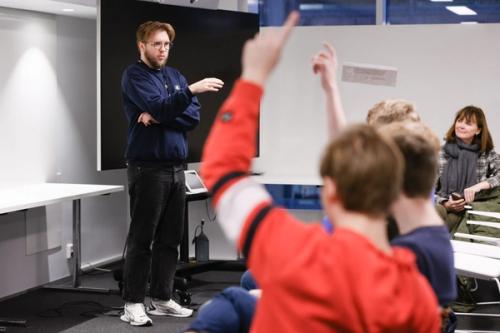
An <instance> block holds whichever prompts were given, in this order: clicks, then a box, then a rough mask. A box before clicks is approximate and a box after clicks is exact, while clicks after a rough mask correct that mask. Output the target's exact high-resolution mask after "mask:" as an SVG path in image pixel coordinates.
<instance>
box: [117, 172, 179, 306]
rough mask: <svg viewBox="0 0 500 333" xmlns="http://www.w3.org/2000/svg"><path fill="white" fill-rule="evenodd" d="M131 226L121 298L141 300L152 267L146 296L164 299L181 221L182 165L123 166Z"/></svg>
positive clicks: (171, 276) (168, 292)
mask: <svg viewBox="0 0 500 333" xmlns="http://www.w3.org/2000/svg"><path fill="white" fill-rule="evenodd" d="M127 175H128V185H129V196H130V215H131V222H130V229H129V234H128V238H127V253H126V257H125V267H124V271H123V274H124V277H123V283H124V285H123V299H124V300H125V301H126V302H132V303H141V302H143V301H144V297H145V295H146V287H147V282H148V277H149V273H150V271H151V284H150V296H151V297H153V298H157V299H161V300H169V299H170V296H171V293H172V288H173V281H174V275H175V270H176V265H177V258H178V256H179V253H178V250H177V247H178V246H179V244H180V241H181V238H182V231H183V226H184V205H185V198H186V189H185V182H184V169H183V167H182V166H178V167H177V166H176V167H153V168H152V167H139V166H133V165H129V166H128V169H127Z"/></svg>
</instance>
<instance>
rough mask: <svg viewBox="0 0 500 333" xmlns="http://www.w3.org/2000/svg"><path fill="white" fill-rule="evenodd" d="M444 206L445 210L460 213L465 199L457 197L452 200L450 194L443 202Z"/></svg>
mask: <svg viewBox="0 0 500 333" xmlns="http://www.w3.org/2000/svg"><path fill="white" fill-rule="evenodd" d="M443 206H444V208H446V210H447V211H449V212H452V213H460V212H461V211H463V210H464V209H465V207H464V206H465V200H464V199H458V200H453V198H452V197H451V196H450V198H449V199H448V201H445V202H444V203H443Z"/></svg>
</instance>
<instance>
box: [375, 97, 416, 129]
mask: <svg viewBox="0 0 500 333" xmlns="http://www.w3.org/2000/svg"><path fill="white" fill-rule="evenodd" d="M395 121H420V116H419V115H418V113H417V111H416V110H415V107H414V105H413V104H412V103H411V102H409V101H405V100H403V99H393V100H384V101H381V102H378V103H377V104H375V105H374V106H373V107H372V108H371V109H370V110H369V111H368V114H367V116H366V122H367V123H368V124H370V125H373V126H375V127H378V126H382V125H385V124H390V123H393V122H395Z"/></svg>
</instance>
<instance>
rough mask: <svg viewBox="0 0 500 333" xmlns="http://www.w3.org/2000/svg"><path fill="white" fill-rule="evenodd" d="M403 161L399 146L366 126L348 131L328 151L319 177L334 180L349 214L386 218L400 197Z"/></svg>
mask: <svg viewBox="0 0 500 333" xmlns="http://www.w3.org/2000/svg"><path fill="white" fill-rule="evenodd" d="M403 168H404V161H403V158H402V156H401V153H400V152H399V150H398V149H397V147H396V145H395V144H394V143H393V142H392V141H390V140H388V139H387V138H384V137H382V136H381V135H380V134H379V133H378V132H377V130H376V129H375V128H374V127H372V126H370V125H366V124H359V125H354V126H350V127H347V128H346V129H345V130H344V131H342V132H341V133H340V134H339V135H338V136H337V137H336V138H335V140H333V141H332V142H331V143H330V144H329V145H328V146H327V147H326V149H325V152H324V154H323V158H322V160H321V167H320V174H321V176H322V177H329V178H331V179H332V180H333V181H334V182H335V184H336V186H337V191H338V194H339V197H340V198H341V201H342V204H343V206H344V208H345V209H346V210H349V211H353V212H359V213H364V214H368V215H370V216H377V217H378V216H381V215H387V213H388V211H389V208H390V205H391V204H392V203H393V202H394V200H395V199H396V198H397V197H398V195H399V193H400V190H401V186H402V179H403Z"/></svg>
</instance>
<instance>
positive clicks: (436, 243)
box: [391, 226, 457, 306]
mask: <svg viewBox="0 0 500 333" xmlns="http://www.w3.org/2000/svg"><path fill="white" fill-rule="evenodd" d="M391 245H393V246H402V247H406V248H408V249H410V250H411V251H413V253H415V256H416V257H417V266H418V269H419V271H420V273H422V274H423V275H424V276H425V277H426V278H427V280H428V281H429V283H430V284H431V286H432V289H434V292H435V293H436V295H437V298H438V301H439V304H440V305H441V306H447V305H449V304H450V303H451V302H453V301H454V300H455V298H456V297H457V284H456V281H455V279H456V278H455V265H454V262H453V248H452V247H451V243H450V233H449V231H448V228H446V227H445V226H428V227H420V228H416V229H415V230H413V231H411V232H409V233H407V234H404V235H399V236H398V237H396V238H394V239H393V240H391Z"/></svg>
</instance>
